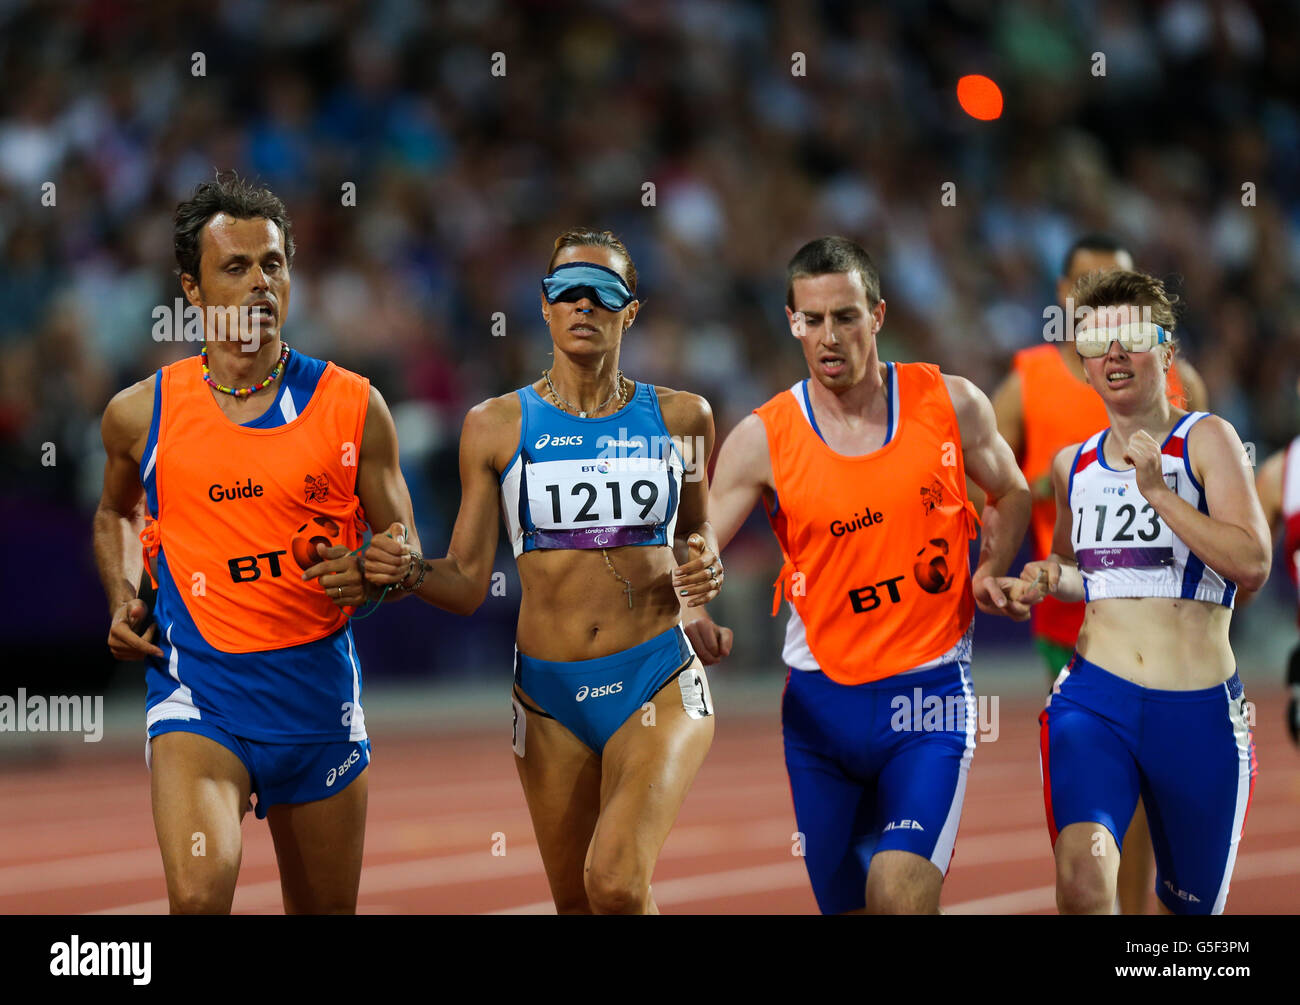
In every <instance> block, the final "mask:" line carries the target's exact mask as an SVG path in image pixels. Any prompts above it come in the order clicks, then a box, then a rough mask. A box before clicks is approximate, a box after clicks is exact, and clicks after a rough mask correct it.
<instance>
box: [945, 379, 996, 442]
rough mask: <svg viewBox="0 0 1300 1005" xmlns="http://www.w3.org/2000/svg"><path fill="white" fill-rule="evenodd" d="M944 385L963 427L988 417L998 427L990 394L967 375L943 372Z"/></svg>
mask: <svg viewBox="0 0 1300 1005" xmlns="http://www.w3.org/2000/svg"><path fill="white" fill-rule="evenodd" d="M941 376H942V377H943V383H944V386H945V387H946V388H947V389H948V397H949V399H950V400H951V401H952V409H953V411H954V412H956V413H957V421H958V423H960V424H961V426H962V427H963V428H965V427H967V426H968V425H970V424H971V423H975V422H979V421H980V420H984V419H987V420H988V421H989V422H990V423H993V425H994V427H995V428H996V422H994V417H993V406H992V405H991V404H990V403H989V399H988V396H987V395H986V394H985V393H984V392H983V391H981V390H980V389H979V388H978V387H976V386H975V385H974V384H973V383H971V382H970V381H969V380H967V379H966V378H965V377H961V376H958V375H957V374H955V373H943V374H941Z"/></svg>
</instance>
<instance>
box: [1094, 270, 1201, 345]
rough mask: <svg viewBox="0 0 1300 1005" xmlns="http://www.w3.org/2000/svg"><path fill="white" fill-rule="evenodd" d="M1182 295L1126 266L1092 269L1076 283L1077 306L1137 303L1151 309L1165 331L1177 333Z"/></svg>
mask: <svg viewBox="0 0 1300 1005" xmlns="http://www.w3.org/2000/svg"><path fill="white" fill-rule="evenodd" d="M1177 304H1178V296H1177V295H1176V294H1173V293H1170V292H1169V291H1168V290H1166V289H1165V284H1164V283H1162V282H1161V281H1160V280H1159V279H1157V278H1156V277H1155V276H1149V275H1147V274H1146V273H1145V272H1130V271H1128V270H1125V269H1107V270H1105V271H1103V272H1089V273H1088V274H1087V275H1085V276H1081V277H1080V278H1079V281H1078V282H1077V283H1075V284H1074V309H1075V310H1076V311H1077V310H1078V309H1079V308H1080V307H1090V308H1092V309H1093V310H1096V309H1097V308H1098V307H1121V306H1128V305H1136V306H1138V307H1149V308H1151V320H1152V321H1154V322H1155V323H1156V324H1158V325H1160V327H1161V328H1163V329H1164V330H1165V331H1167V332H1169V333H1170V334H1172V333H1173V330H1174V326H1175V325H1177V323H1178V318H1177V317H1176V316H1175V313H1174V310H1175V307H1176V306H1177Z"/></svg>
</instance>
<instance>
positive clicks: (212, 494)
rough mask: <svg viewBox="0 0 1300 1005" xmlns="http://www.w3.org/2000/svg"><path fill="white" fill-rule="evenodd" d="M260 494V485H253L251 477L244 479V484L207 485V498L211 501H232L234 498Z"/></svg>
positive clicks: (250, 497)
mask: <svg viewBox="0 0 1300 1005" xmlns="http://www.w3.org/2000/svg"><path fill="white" fill-rule="evenodd" d="M261 494H262V486H260V485H254V484H253V479H252V478H246V479H244V484H243V485H240V484H239V483H238V482H236V483H235V484H234V485H231V486H229V487H225V486H222V485H209V486H208V498H209V499H211V500H212V501H213V502H234V501H235V500H236V499H252V498H253V497H254V496H260V495H261Z"/></svg>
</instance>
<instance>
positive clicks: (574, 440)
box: [533, 433, 582, 450]
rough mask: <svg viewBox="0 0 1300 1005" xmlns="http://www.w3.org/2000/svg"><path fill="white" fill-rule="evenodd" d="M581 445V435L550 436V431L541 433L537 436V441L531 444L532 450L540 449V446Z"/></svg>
mask: <svg viewBox="0 0 1300 1005" xmlns="http://www.w3.org/2000/svg"><path fill="white" fill-rule="evenodd" d="M580 446H582V436H581V435H577V436H552V435H551V434H550V433H543V434H542V435H541V436H539V437H537V442H536V443H534V444H533V449H534V450H541V449H542V447H580Z"/></svg>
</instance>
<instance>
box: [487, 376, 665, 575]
mask: <svg viewBox="0 0 1300 1005" xmlns="http://www.w3.org/2000/svg"><path fill="white" fill-rule="evenodd" d="M635 387H636V390H635V391H634V392H633V394H632V398H631V400H630V401H629V402H628V403H627V404H626V405H624V406H623V407H622V408H620V409H619V410H618V411H617V412H615V413H614V414H613V415H606V416H602V417H600V418H595V419H583V418H579V417H578V416H576V415H570V414H569V413H567V412H565V411H563V410H562V409H560V408H557V407H556V406H555V405H552V404H551V403H549V402H547V401H544V400H543V399H542V398H541V396H540V395H538V393H537V392H536V391H534V390H533V388H532V387H531V386H529V387H522V388H520V389H519V390H518V391H516V392H515V393H516V394H517V395H519V406H520V410H521V411H522V413H523V416H522V421H521V423H520V428H519V444H518V446H517V447H516V448H515V453H514V456H513V457H511V459H510V463H509V464H507V465H506V470H505V472H504V474H502V476H501V506H502V509H503V510H504V513H505V520H506V527H507V529H508V532H509V535H510V543H511V546H512V547H513V548H514V553H515V557H516V558H517V557H518V556H519V555H521V554H523V553H524V552H526V551H534V550H536V549H539V548H544V549H557V548H579V549H587V548H617V547H623V546H626V545H666V546H669V547H671V545H672V539H673V528H674V526H675V525H676V523H677V504H678V500H679V497H680V495H681V486H682V474H683V471H684V464H683V461H682V455H681V451H680V450H679V449H678V446H677V444H676V443H674V442H673V440H672V438H671V436H670V435H669V433H668V427H667V426H666V425H664V417H663V413H662V412H661V411H660V409H659V396H658V395H657V394H656V393H655V389H654V386H653V385H651V384H640V383H637V384H635Z"/></svg>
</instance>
